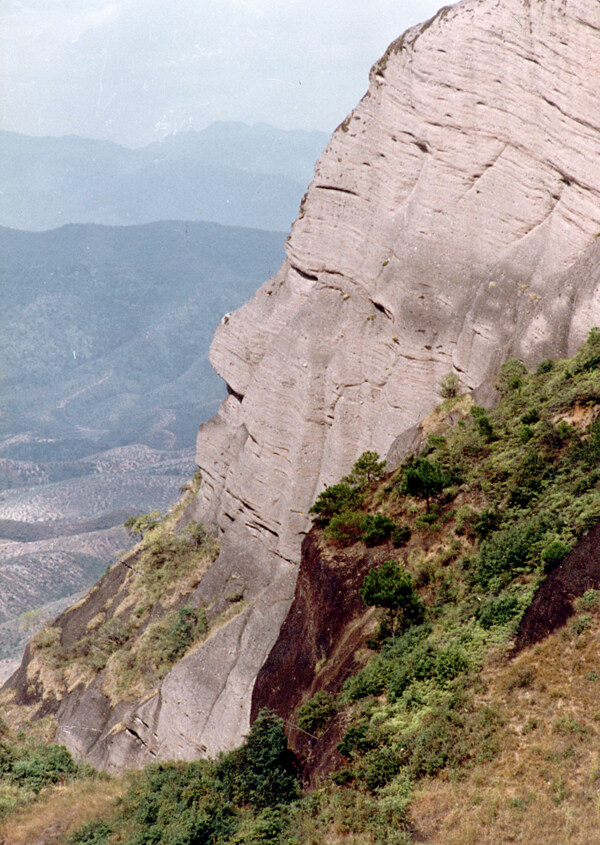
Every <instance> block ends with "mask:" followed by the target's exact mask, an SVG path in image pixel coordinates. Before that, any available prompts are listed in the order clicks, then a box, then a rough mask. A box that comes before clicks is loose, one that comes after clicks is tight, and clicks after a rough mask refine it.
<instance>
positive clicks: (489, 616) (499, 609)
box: [477, 593, 521, 629]
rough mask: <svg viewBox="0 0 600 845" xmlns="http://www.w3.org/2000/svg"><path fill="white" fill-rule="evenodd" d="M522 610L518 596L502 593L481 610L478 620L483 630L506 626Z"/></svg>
mask: <svg viewBox="0 0 600 845" xmlns="http://www.w3.org/2000/svg"><path fill="white" fill-rule="evenodd" d="M520 610H521V605H520V603H519V600H518V599H517V597H516V596H514V595H510V594H509V593H502V594H501V595H499V596H498V597H497V598H491V599H490V600H489V601H487V602H486V603H485V604H483V605H482V606H481V607H480V608H479V612H478V613H477V619H478V621H479V624H480V625H481V627H482V628H486V629H489V628H493V627H494V626H495V625H505V624H506V623H507V622H509V621H510V620H511V619H513V618H514V617H515V616H517V615H518V614H519V612H520Z"/></svg>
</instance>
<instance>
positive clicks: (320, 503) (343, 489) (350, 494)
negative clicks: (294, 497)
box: [309, 481, 362, 526]
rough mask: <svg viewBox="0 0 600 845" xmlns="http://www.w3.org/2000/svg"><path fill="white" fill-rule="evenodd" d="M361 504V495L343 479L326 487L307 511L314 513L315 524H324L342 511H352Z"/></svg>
mask: <svg viewBox="0 0 600 845" xmlns="http://www.w3.org/2000/svg"><path fill="white" fill-rule="evenodd" d="M361 504H362V495H361V493H360V491H359V490H358V489H357V488H356V487H352V486H351V485H350V484H347V483H346V482H344V481H341V482H340V483H339V484H333V485H332V486H331V487H327V488H326V489H325V490H323V492H322V493H321V494H320V495H319V496H318V497H317V501H316V502H315V503H314V505H313V506H312V508H311V509H310V510H309V513H311V514H314V516H315V522H316V523H317V525H321V526H325V525H327V524H328V523H329V521H330V519H331V518H332V517H333V516H335V515H336V514H340V513H342V511H353V510H355V509H356V508H359V507H360V506H361Z"/></svg>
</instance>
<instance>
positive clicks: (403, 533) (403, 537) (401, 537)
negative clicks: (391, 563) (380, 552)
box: [390, 525, 412, 549]
mask: <svg viewBox="0 0 600 845" xmlns="http://www.w3.org/2000/svg"><path fill="white" fill-rule="evenodd" d="M411 535H412V531H411V530H410V528H409V527H408V525H394V527H393V528H392V533H391V535H390V536H391V540H392V545H393V546H394V548H396V549H398V548H400V546H405V545H406V544H407V543H408V541H409V540H410V538H411Z"/></svg>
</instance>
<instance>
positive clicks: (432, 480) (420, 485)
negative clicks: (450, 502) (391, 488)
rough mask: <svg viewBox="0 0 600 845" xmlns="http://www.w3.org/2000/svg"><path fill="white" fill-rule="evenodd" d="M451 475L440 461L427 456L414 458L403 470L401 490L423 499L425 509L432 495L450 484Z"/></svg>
mask: <svg viewBox="0 0 600 845" xmlns="http://www.w3.org/2000/svg"><path fill="white" fill-rule="evenodd" d="M452 481H453V479H452V476H451V475H450V473H449V472H448V471H447V470H446V469H445V467H443V466H442V465H441V464H440V463H437V462H435V461H430V460H429V459H428V458H414V459H413V460H412V461H410V462H409V463H408V464H407V465H406V467H405V470H404V481H403V490H404V492H405V493H409V494H410V495H411V496H417V497H419V498H422V499H425V500H426V502H427V509H428V510H429V504H430V500H431V498H432V497H434V496H437V495H439V494H440V493H441V492H442V490H443V489H444V487H448V486H449V485H450V484H452Z"/></svg>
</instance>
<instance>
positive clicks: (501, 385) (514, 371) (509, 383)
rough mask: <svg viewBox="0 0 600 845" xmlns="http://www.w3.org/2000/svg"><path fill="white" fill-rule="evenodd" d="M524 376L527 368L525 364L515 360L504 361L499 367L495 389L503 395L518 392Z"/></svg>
mask: <svg viewBox="0 0 600 845" xmlns="http://www.w3.org/2000/svg"><path fill="white" fill-rule="evenodd" d="M526 375H527V368H526V366H525V364H523V362H522V361H519V360H518V359H517V358H511V359H510V360H509V361H505V363H504V364H502V366H501V367H500V372H499V373H498V378H497V380H496V387H497V388H498V390H499V391H500V393H501V394H503V395H506V394H507V393H510V392H511V391H514V390H519V389H520V387H521V385H522V384H523V379H524V378H525V376H526Z"/></svg>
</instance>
